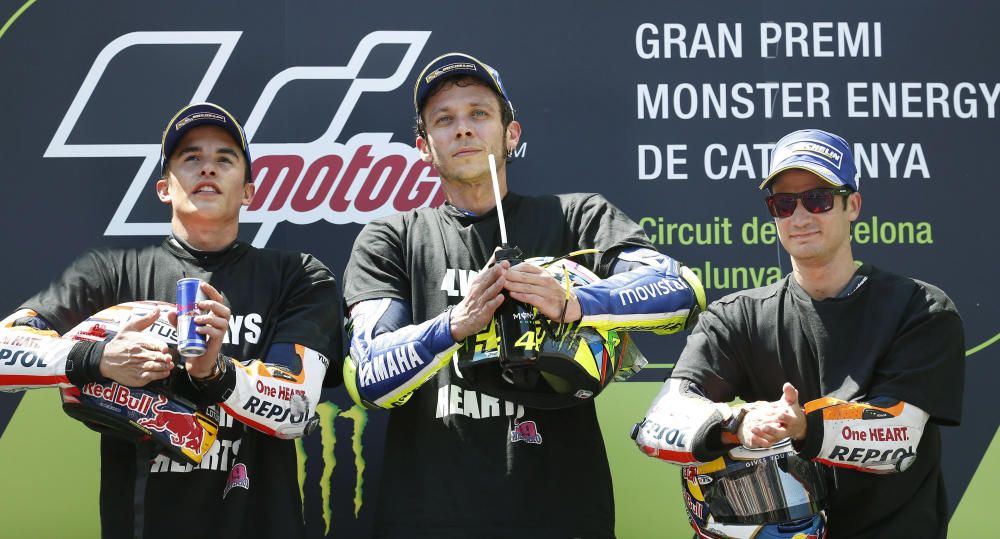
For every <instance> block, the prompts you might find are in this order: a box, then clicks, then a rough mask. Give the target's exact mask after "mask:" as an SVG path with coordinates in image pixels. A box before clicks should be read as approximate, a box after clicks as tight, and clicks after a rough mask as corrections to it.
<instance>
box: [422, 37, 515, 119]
mask: <svg viewBox="0 0 1000 539" xmlns="http://www.w3.org/2000/svg"><path fill="white" fill-rule="evenodd" d="M462 75H468V76H470V77H475V78H477V79H479V80H481V81H483V82H484V83H486V85H487V86H489V87H490V88H491V89H492V90H493V91H495V92H496V93H498V94H500V97H502V98H503V100H504V102H505V103H506V104H507V108H508V109H509V110H510V114H511V116H513V115H514V104H513V103H511V102H510V98H509V97H507V90H505V89H504V87H503V82H501V80H500V73H498V72H497V70H496V69H493V68H492V67H490V66H488V65H486V64H484V63H483V62H481V61H479V60H478V59H476V58H474V57H472V56H469V55H468V54H462V53H460V52H449V53H447V54H442V55H441V56H438V57H437V58H435V59H433V60H431V62H430V63H429V64H427V66H426V67H424V69H423V71H421V72H420V76H419V77H417V83H416V84H415V85H414V86H413V108H414V110H416V112H417V115H418V116H419V115H420V109H421V108H423V106H424V101H426V100H427V94H428V93H430V91H431V88H433V87H434V85H436V84H438V83H440V82H441V81H443V80H445V79H447V78H450V77H455V76H462Z"/></svg>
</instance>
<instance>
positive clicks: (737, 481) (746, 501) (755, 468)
mask: <svg viewBox="0 0 1000 539" xmlns="http://www.w3.org/2000/svg"><path fill="white" fill-rule="evenodd" d="M744 453H752V451H745V452H744ZM726 461H727V462H726V469H725V470H722V471H720V472H717V473H714V474H712V475H711V476H710V477H711V482H710V483H708V484H707V485H702V487H701V488H702V491H703V492H704V494H705V501H706V502H707V503H708V506H709V507H710V508H711V512H712V516H714V517H715V520H716V521H718V522H722V523H724V524H774V523H780V522H787V521H789V520H796V519H800V518H805V517H809V516H811V515H814V514H816V513H818V512H819V511H821V510H822V509H823V501H824V499H825V498H826V483H825V482H824V480H823V476H822V475H821V472H820V469H819V465H818V464H816V463H814V462H812V461H809V460H806V459H803V458H802V457H799V456H798V455H797V454H795V453H781V454H777V455H773V454H772V455H768V456H766V457H763V458H759V459H751V460H744V459H740V458H727V459H726ZM699 479H700V478H699Z"/></svg>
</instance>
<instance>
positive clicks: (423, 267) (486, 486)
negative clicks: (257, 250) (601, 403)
mask: <svg viewBox="0 0 1000 539" xmlns="http://www.w3.org/2000/svg"><path fill="white" fill-rule="evenodd" d="M413 104H414V108H415V111H416V114H417V120H416V123H417V135H418V136H417V141H416V143H417V149H418V150H419V151H420V154H421V156H422V158H423V159H424V160H425V161H426V162H429V163H432V164H433V165H434V167H435V168H436V169H437V171H438V173H439V175H440V177H441V185H442V188H443V189H444V192H445V193H446V195H447V203H445V204H444V205H443V206H441V207H438V208H423V209H419V210H415V211H412V212H409V213H405V214H398V215H394V216H391V217H387V218H385V219H379V220H376V221H374V222H372V223H369V224H368V225H367V226H366V227H365V228H364V230H363V231H362V232H361V234H360V235H359V236H358V238H357V241H356V242H355V245H354V251H353V254H352V256H351V260H350V262H349V263H348V266H347V270H346V271H345V277H344V299H345V303H346V304H347V305H348V306H349V308H350V315H351V327H350V336H351V354H350V357H349V358H348V359H347V360H346V361H345V368H344V377H345V378H344V382H345V385H346V386H347V388H348V391H349V392H350V393H351V395H352V397H353V398H354V399H355V400H356V401H357V402H359V403H363V404H365V405H367V406H371V407H378V408H387V409H391V410H392V413H391V414H390V416H389V426H388V431H387V437H386V445H385V459H384V465H383V471H382V483H381V485H380V487H379V500H378V504H377V509H376V517H375V521H376V527H377V529H376V536H378V537H401V538H402V537H405V538H412V537H433V538H443V537H461V538H475V537H524V538H530V537H539V538H541V537H544V538H550V537H581V538H606V537H612V536H614V518H615V515H614V500H613V493H612V487H611V474H610V470H609V466H608V461H607V454H606V452H605V449H604V442H603V438H602V436H601V432H600V428H599V426H598V422H597V416H596V413H595V408H594V404H593V399H592V397H593V396H594V395H595V392H594V391H590V390H583V389H580V390H576V391H571V390H564V389H563V387H562V386H560V387H559V388H557V387H556V385H558V382H557V381H555V379H554V378H545V377H544V373H543V376H541V377H536V378H534V379H533V381H532V378H531V376H532V374H533V375H538V374H539V372H538V371H535V370H532V367H530V366H522V367H521V369H522V370H517V371H515V370H510V371H507V372H506V373H503V372H502V370H501V368H500V367H498V365H497V363H495V362H494V363H488V364H486V365H482V366H480V367H478V369H479V370H478V372H476V373H475V377H473V376H472V371H471V370H467V369H466V368H465V367H463V366H462V365H460V363H462V359H460V358H459V359H458V360H457V361H455V362H453V361H452V357H453V353H454V352H455V351H456V350H457V349H459V347H460V346H461V345H462V343H463V342H466V339H468V341H467V344H466V348H464V349H463V350H464V351H468V350H470V349H471V348H474V347H475V348H477V349H478V350H480V351H481V352H482V353H483V355H484V356H489V355H490V354H493V356H492V357H494V358H496V357H497V355H499V354H500V353H503V352H501V351H500V350H499V347H498V339H497V336H496V334H495V333H493V332H492V331H491V329H490V328H492V326H491V321H492V320H493V319H494V314H495V313H496V312H497V311H498V309H499V308H500V307H501V305H505V304H506V305H509V303H508V302H515V301H516V302H522V303H523V304H525V305H527V306H528V307H526V308H525V310H524V311H519V314H523V315H525V316H527V317H528V318H529V319H533V318H534V316H535V315H534V312H533V310H537V312H538V313H540V317H544V318H545V319H546V320H547V321H551V324H549V323H548V322H546V324H547V326H548V327H552V328H556V327H558V328H563V327H564V326H567V325H569V324H572V325H574V326H575V327H583V326H586V327H589V328H598V329H600V330H602V331H605V334H607V335H611V333H610V332H612V331H614V330H615V329H616V328H623V327H624V328H627V329H633V328H635V329H645V330H652V331H659V332H662V333H672V332H675V331H679V330H680V329H682V328H683V327H685V326H686V325H687V323H688V321H689V320H691V319H692V318H693V316H694V315H696V314H697V312H699V310H700V308H701V306H703V305H704V292H703V291H702V289H701V285H700V283H699V282H698V281H697V278H695V277H694V276H693V274H692V273H691V272H690V270H687V268H683V267H681V266H680V265H679V264H678V263H677V262H676V261H674V260H672V259H670V258H668V257H666V256H663V255H661V254H659V253H657V252H656V251H655V250H654V248H653V246H652V245H651V244H650V243H649V240H648V239H647V238H646V236H645V234H644V233H643V231H642V229H641V228H640V227H639V226H638V225H636V223H635V222H633V221H632V220H631V219H629V218H628V217H627V216H625V214H623V213H622V212H621V211H620V210H618V209H617V208H615V207H614V206H613V205H611V204H610V203H609V202H608V201H607V200H605V199H604V197H602V196H600V195H597V194H569V195H557V196H551V195H550V196H524V195H520V194H517V193H514V192H510V191H508V189H507V180H508V172H509V168H508V166H507V163H506V160H507V159H510V157H511V155H512V153H513V150H514V148H516V146H517V143H518V140H519V139H520V135H521V124H520V123H519V122H518V121H517V120H515V119H514V107H513V106H512V104H511V100H510V98H509V97H508V94H507V91H506V89H505V87H504V85H503V83H502V82H501V79H500V76H499V74H498V73H497V71H496V70H495V69H493V68H491V67H490V66H488V65H486V64H485V63H483V62H481V61H479V60H478V59H476V58H473V57H472V56H469V55H466V54H459V53H450V54H445V55H443V56H441V57H438V58H436V59H434V60H432V61H431V62H430V63H429V64H428V65H427V67H425V68H424V69H423V71H422V72H421V73H420V76H419V77H418V79H417V82H416V84H415V85H414V93H413ZM490 155H493V156H496V161H498V167H497V169H498V170H497V171H496V172H497V180H498V190H499V196H500V198H501V202H500V203H501V205H502V208H503V214H504V216H505V221H506V232H507V236H508V238H509V240H508V241H509V243H511V244H513V245H516V246H517V247H519V248H520V250H521V251H522V253H523V257H524V259H530V258H531V257H538V256H558V255H562V254H566V253H569V252H571V251H576V250H578V249H594V250H596V252H594V251H591V252H589V253H588V254H586V255H585V256H581V257H580V258H579V259H578V260H579V262H580V263H581V264H582V265H583V266H586V267H587V268H589V271H588V273H590V271H593V273H595V274H596V275H597V276H599V277H604V278H605V279H604V280H603V281H602V280H600V279H598V278H597V277H595V280H596V281H597V282H593V283H591V284H587V285H585V286H577V287H573V289H572V294H569V295H568V293H567V290H566V288H565V287H564V286H562V285H561V284H560V283H559V282H558V281H557V280H556V278H554V277H553V276H551V275H550V274H549V273H548V272H547V271H546V270H545V269H543V268H541V267H539V266H538V265H535V264H531V263H521V264H516V265H513V266H512V264H511V263H510V262H509V261H507V260H502V261H501V262H500V263H497V264H494V263H493V262H494V256H493V255H494V249H496V248H497V247H498V246H499V245H500V244H501V237H502V236H501V233H500V226H499V217H498V213H497V208H496V206H497V201H496V198H495V197H494V192H493V185H492V181H491V171H490V165H489V158H488V156H490ZM505 158H507V159H505ZM498 258H499V257H498ZM480 270H482V271H480ZM639 289H642V299H638V296H636V293H635V291H636V290H639ZM505 290H506V294H505V293H504V291H505ZM508 294H509V295H508ZM623 297H624V298H629V297H630V298H632V299H631V300H628V301H623V300H620V298H623ZM499 316H504V315H499ZM563 335H566V334H563ZM522 337H524V339H523V340H521V339H518V342H519V343H521V346H522V347H523V348H524V349H525V350H536V349H537V348H536V345H537V343H538V342H539V341H540V340H542V339H547V338H548V337H547V336H546V334H543V333H539V334H538V337H537V340H536V338H535V334H534V333H531V332H526V333H524V334H523V335H522ZM564 338H565V337H564ZM515 347H516V345H515ZM597 348H598V350H600V349H601V348H602V346H597ZM505 350H506V351H507V352H512V350H511V348H506V349H505ZM581 355H583V354H581ZM598 356H600V352H598ZM539 361H541V360H539ZM569 363H570V362H569V361H567V363H566V365H569ZM570 367H574V366H573V365H570ZM597 368H602V369H603V368H604V367H603V366H602V365H594V364H593V363H591V369H592V370H594V369H597ZM612 370H613V369H612ZM503 374H509V375H510V378H508V379H502V375H503ZM604 374H605V375H606V376H605V380H604V381H605V382H609V381H610V380H611V379H612V378H613V376H614V374H615V373H614V372H605V373H604ZM522 375H523V377H524V378H523V379H519V378H518V377H519V376H522ZM550 381H551V383H552V384H554V385H550ZM514 392H517V395H516V396H515V395H514ZM541 395H545V396H546V397H551V398H552V400H559V401H560V403H559V404H545V406H548V407H547V408H543V404H542V403H541V402H538V401H536V400H535V399H541V398H542V397H541Z"/></svg>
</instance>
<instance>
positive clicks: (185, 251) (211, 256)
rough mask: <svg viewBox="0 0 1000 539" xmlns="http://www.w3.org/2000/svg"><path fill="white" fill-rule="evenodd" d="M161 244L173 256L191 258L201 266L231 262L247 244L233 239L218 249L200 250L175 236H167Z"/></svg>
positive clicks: (244, 249) (214, 265)
mask: <svg viewBox="0 0 1000 539" xmlns="http://www.w3.org/2000/svg"><path fill="white" fill-rule="evenodd" d="M163 244H164V246H165V247H166V249H167V250H168V251H170V252H171V253H173V254H174V256H177V257H178V258H184V259H188V260H191V261H193V262H195V263H196V264H197V265H198V266H201V267H203V268H208V267H216V266H219V265H222V264H225V263H228V262H231V261H232V260H235V259H236V258H238V257H240V256H241V255H242V254H243V253H244V252H246V249H247V244H245V243H243V242H241V241H239V240H235V241H233V242H232V243H230V244H229V245H227V246H226V247H223V248H222V249H219V250H218V251H202V250H199V249H195V248H194V247H192V246H191V244H189V243H187V242H186V241H184V240H182V239H180V238H178V237H176V236H168V237H167V239H166V240H164V242H163Z"/></svg>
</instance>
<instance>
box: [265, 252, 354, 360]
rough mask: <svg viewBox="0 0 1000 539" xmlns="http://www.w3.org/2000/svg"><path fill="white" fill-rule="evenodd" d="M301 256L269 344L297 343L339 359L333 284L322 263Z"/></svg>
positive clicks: (338, 324) (337, 307)
mask: <svg viewBox="0 0 1000 539" xmlns="http://www.w3.org/2000/svg"><path fill="white" fill-rule="evenodd" d="M301 256H302V262H301V273H300V274H298V275H297V278H295V279H294V280H291V281H292V282H291V283H290V285H289V286H290V287H291V290H290V291H289V293H288V296H287V299H286V300H285V301H284V302H283V304H282V305H281V308H280V310H279V311H278V312H279V313H280V316H281V318H280V319H279V320H278V323H277V325H276V327H275V333H274V337H273V338H272V339H271V342H272V343H289V344H299V345H302V346H306V347H308V348H310V349H312V350H315V351H316V352H319V353H320V354H322V355H323V356H324V357H327V358H340V357H342V355H343V354H342V350H341V348H342V337H341V332H342V331H341V321H342V319H343V314H342V312H341V308H340V306H341V303H340V297H339V294H338V291H337V283H336V281H335V280H334V277H333V274H332V273H331V272H330V270H329V269H327V267H326V266H325V265H324V264H323V263H322V262H320V261H319V260H317V259H316V258H314V257H312V256H310V255H301Z"/></svg>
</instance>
